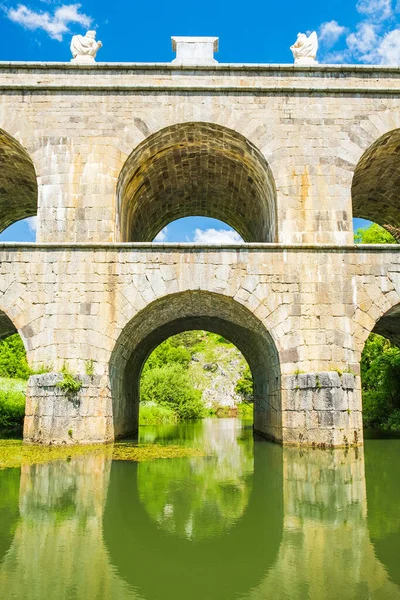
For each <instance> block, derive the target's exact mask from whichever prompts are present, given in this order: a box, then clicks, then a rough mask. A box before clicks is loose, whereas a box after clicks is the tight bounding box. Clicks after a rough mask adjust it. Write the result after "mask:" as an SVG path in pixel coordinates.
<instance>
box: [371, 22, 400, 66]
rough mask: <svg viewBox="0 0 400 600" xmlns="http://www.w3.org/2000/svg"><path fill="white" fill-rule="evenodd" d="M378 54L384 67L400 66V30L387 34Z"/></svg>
mask: <svg viewBox="0 0 400 600" xmlns="http://www.w3.org/2000/svg"><path fill="white" fill-rule="evenodd" d="M376 54H377V56H378V62H379V63H380V64H382V65H400V29H393V31H389V33H386V34H385V36H384V37H383V39H382V41H381V42H380V44H379V46H378V48H377V49H376Z"/></svg>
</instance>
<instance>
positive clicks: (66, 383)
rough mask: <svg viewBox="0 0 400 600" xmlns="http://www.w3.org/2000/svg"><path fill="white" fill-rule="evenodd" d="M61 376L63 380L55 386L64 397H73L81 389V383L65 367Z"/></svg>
mask: <svg viewBox="0 0 400 600" xmlns="http://www.w3.org/2000/svg"><path fill="white" fill-rule="evenodd" d="M62 374H63V379H62V380H61V381H59V382H58V383H56V386H57V387H58V388H60V389H61V390H62V391H63V392H64V394H66V396H75V395H76V394H77V393H78V392H79V390H80V389H81V387H82V382H81V381H79V379H76V377H74V376H73V375H72V373H70V372H69V371H68V369H67V368H66V367H64V368H63V370H62Z"/></svg>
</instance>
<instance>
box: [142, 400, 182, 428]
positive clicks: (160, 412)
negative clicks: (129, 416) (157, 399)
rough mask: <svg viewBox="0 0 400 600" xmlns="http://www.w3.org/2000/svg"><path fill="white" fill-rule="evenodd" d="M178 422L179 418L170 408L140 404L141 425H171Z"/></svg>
mask: <svg viewBox="0 0 400 600" xmlns="http://www.w3.org/2000/svg"><path fill="white" fill-rule="evenodd" d="M177 421H178V417H177V416H176V414H175V412H174V411H173V410H172V408H170V407H169V406H164V405H161V404H146V403H145V402H141V404H140V411H139V425H169V424H171V423H176V422H177Z"/></svg>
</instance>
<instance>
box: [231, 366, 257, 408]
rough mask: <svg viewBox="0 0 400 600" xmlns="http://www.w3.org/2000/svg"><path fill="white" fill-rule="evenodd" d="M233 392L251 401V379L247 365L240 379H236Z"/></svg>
mask: <svg viewBox="0 0 400 600" xmlns="http://www.w3.org/2000/svg"><path fill="white" fill-rule="evenodd" d="M235 391H236V393H237V394H240V395H241V396H243V397H244V398H245V399H246V400H252V399H253V377H252V375H251V371H250V367H249V366H248V365H247V366H246V368H245V370H244V372H243V375H242V377H241V378H240V379H238V381H237V384H236V387H235Z"/></svg>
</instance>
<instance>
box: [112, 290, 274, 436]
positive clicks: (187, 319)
mask: <svg viewBox="0 0 400 600" xmlns="http://www.w3.org/2000/svg"><path fill="white" fill-rule="evenodd" d="M190 329H205V330H207V331H212V332H214V333H218V334H220V335H222V336H224V337H225V338H226V339H228V340H229V341H231V342H232V343H233V344H235V345H236V346H237V347H238V349H239V350H240V351H241V352H242V354H243V356H244V357H245V359H246V360H247V362H248V364H249V367H250V370H251V372H252V375H253V381H254V429H255V430H256V431H257V432H259V433H261V434H262V435H264V436H266V437H268V438H271V439H273V440H275V441H279V442H280V441H282V409H281V392H280V390H281V376H280V364H279V357H278V352H277V349H276V346H275V343H274V341H273V339H272V337H271V335H270V333H269V332H268V331H267V329H266V328H265V327H264V325H263V324H262V323H261V321H260V320H259V319H258V318H257V317H256V316H255V315H254V314H253V313H252V312H251V311H250V310H249V309H248V308H246V307H245V306H243V305H242V304H240V303H239V302H237V301H236V300H234V299H233V298H231V297H228V296H224V295H222V294H216V293H212V292H206V291H185V292H181V293H176V294H171V295H168V296H164V297H162V298H160V299H158V300H155V301H154V302H152V303H151V304H149V305H148V306H147V307H146V308H144V309H143V310H142V311H141V312H139V313H138V314H137V315H135V316H134V317H133V318H132V319H131V321H129V323H127V325H126V326H125V327H124V329H123V331H122V332H121V334H120V336H119V338H118V340H117V342H116V345H115V348H114V351H113V353H112V356H111V360H110V384H111V392H112V403H113V422H114V436H115V437H116V438H119V437H123V436H126V435H129V434H136V433H137V430H138V415H139V394H140V390H139V383H140V374H141V371H142V367H143V365H144V363H145V361H146V359H147V357H148V356H149V354H150V353H151V351H152V350H153V349H154V348H155V347H156V346H158V345H159V344H160V343H161V342H162V341H164V340H165V339H167V338H168V337H170V336H171V335H175V334H177V333H181V332H182V331H187V330H190Z"/></svg>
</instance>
